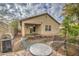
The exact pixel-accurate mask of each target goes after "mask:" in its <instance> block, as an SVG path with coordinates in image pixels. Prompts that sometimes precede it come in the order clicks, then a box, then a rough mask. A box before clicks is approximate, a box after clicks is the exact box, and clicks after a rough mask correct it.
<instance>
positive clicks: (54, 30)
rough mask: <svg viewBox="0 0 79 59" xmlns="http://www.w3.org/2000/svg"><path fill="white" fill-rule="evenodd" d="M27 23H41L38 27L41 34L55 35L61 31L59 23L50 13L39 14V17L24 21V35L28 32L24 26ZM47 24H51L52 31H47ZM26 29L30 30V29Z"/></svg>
mask: <svg viewBox="0 0 79 59" xmlns="http://www.w3.org/2000/svg"><path fill="white" fill-rule="evenodd" d="M25 23H29V24H31V23H33V24H41V25H40V26H38V28H37V30H38V32H39V34H41V35H55V34H57V33H58V32H59V24H58V23H57V22H55V21H54V20H53V19H52V18H51V17H49V16H48V15H43V16H39V17H35V18H31V19H29V20H28V19H27V20H25V21H22V36H25V33H26V32H25V28H24V24H25ZM45 25H51V31H45ZM26 31H27V32H28V31H29V29H28V30H26Z"/></svg>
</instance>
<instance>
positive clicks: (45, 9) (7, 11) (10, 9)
mask: <svg viewBox="0 0 79 59" xmlns="http://www.w3.org/2000/svg"><path fill="white" fill-rule="evenodd" d="M63 7H64V4H60V3H15V4H13V3H0V17H1V19H2V18H5V19H7V20H12V19H23V18H28V17H31V16H35V15H39V14H43V13H48V14H50V15H51V16H52V17H53V18H55V19H56V20H57V21H58V22H62V20H63V16H62V10H63Z"/></svg>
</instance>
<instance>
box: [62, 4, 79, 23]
mask: <svg viewBox="0 0 79 59" xmlns="http://www.w3.org/2000/svg"><path fill="white" fill-rule="evenodd" d="M63 11H64V15H66V16H71V17H72V18H73V17H75V16H76V20H78V23H79V4H76V3H72V4H66V5H65V6H64V8H63ZM72 20H73V19H72Z"/></svg>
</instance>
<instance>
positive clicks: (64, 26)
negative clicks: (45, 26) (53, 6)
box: [61, 16, 71, 55]
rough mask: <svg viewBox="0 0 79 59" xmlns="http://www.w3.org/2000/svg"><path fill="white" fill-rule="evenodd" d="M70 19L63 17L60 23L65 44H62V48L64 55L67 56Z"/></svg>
mask: <svg viewBox="0 0 79 59" xmlns="http://www.w3.org/2000/svg"><path fill="white" fill-rule="evenodd" d="M70 21H71V20H70V17H68V16H67V17H65V18H64V20H63V23H62V29H61V30H62V33H63V34H64V38H65V42H64V48H65V55H68V54H67V40H68V37H69V31H70V25H69V24H70Z"/></svg>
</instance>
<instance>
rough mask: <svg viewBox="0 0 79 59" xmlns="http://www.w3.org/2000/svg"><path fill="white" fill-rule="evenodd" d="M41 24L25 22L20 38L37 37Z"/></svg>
mask: <svg viewBox="0 0 79 59" xmlns="http://www.w3.org/2000/svg"><path fill="white" fill-rule="evenodd" d="M40 28H41V23H37V22H36V23H35V22H25V23H22V36H27V35H37V34H40V33H41V29H40Z"/></svg>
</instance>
